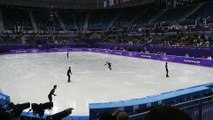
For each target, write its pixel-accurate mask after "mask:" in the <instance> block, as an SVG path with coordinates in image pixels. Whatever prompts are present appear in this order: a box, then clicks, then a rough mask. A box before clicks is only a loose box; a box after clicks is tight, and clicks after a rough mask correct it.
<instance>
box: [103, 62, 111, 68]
mask: <svg viewBox="0 0 213 120" xmlns="http://www.w3.org/2000/svg"><path fill="white" fill-rule="evenodd" d="M106 65H108V68H109V70H112V63H110V62H109V61H106V64H105V65H104V66H106Z"/></svg>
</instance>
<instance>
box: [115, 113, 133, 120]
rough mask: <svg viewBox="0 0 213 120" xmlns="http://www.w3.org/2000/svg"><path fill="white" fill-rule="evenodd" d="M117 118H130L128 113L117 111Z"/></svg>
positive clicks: (120, 119) (118, 119) (122, 119)
mask: <svg viewBox="0 0 213 120" xmlns="http://www.w3.org/2000/svg"><path fill="white" fill-rule="evenodd" d="M117 120H130V118H129V114H128V113H126V112H119V113H118V115H117Z"/></svg>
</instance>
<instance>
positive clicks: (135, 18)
mask: <svg viewBox="0 0 213 120" xmlns="http://www.w3.org/2000/svg"><path fill="white" fill-rule="evenodd" d="M148 10H149V8H146V9H145V10H143V12H141V13H139V14H138V15H137V16H136V17H134V18H133V19H132V20H131V21H130V22H129V23H128V24H129V25H131V24H132V23H133V22H134V21H135V20H137V19H138V18H139V17H141V16H142V15H143V14H145V13H146V12H147V11H148Z"/></svg>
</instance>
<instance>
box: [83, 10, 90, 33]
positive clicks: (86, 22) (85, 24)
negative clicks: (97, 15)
mask: <svg viewBox="0 0 213 120" xmlns="http://www.w3.org/2000/svg"><path fill="white" fill-rule="evenodd" d="M88 24H89V13H88V14H87V15H86V18H85V21H84V27H83V30H84V31H87V30H88Z"/></svg>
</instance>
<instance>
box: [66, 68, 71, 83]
mask: <svg viewBox="0 0 213 120" xmlns="http://www.w3.org/2000/svg"><path fill="white" fill-rule="evenodd" d="M70 75H72V71H71V67H69V69H68V70H67V76H68V81H67V82H68V83H70V82H71V80H70Z"/></svg>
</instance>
